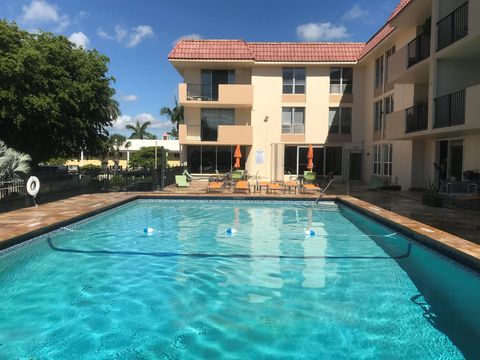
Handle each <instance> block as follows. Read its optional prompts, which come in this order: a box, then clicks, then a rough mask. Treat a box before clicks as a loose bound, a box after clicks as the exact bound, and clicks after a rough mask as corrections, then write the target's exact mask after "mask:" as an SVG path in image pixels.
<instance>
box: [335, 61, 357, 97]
mask: <svg viewBox="0 0 480 360" xmlns="http://www.w3.org/2000/svg"><path fill="white" fill-rule="evenodd" d="M334 69H338V70H340V84H332V75H331V74H332V70H334ZM345 69H350V70H351V71H352V82H351V83H350V84H348V83H346V84H344V83H343V71H344V70H345ZM347 85H350V86H351V91H350V92H345V89H346V87H347ZM335 89H338V90H339V91H335ZM352 93H353V68H352V67H331V68H330V94H352Z"/></svg>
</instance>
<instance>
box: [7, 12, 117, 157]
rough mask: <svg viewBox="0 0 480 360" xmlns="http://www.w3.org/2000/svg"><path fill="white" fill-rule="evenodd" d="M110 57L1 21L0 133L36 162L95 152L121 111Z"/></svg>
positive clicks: (9, 142) (9, 143)
mask: <svg viewBox="0 0 480 360" xmlns="http://www.w3.org/2000/svg"><path fill="white" fill-rule="evenodd" d="M108 62H109V59H108V58H107V57H106V56H104V55H101V54H99V53H98V52H97V51H96V50H84V49H81V48H79V47H77V46H75V45H74V44H73V43H71V42H70V41H68V39H67V38H65V37H64V36H57V35H54V34H51V33H47V32H41V31H40V32H38V33H29V32H27V31H23V30H21V29H20V28H19V27H18V26H17V25H16V24H15V23H9V22H8V21H6V20H0V138H1V139H2V140H4V141H5V143H6V144H7V145H8V146H11V147H14V148H15V149H17V150H18V151H21V152H25V153H28V154H30V155H31V157H32V159H33V162H34V163H38V162H41V161H45V160H48V159H50V158H52V157H58V156H62V157H75V156H78V154H79V153H80V151H81V150H83V152H84V154H86V155H89V154H95V153H98V151H99V150H100V148H101V143H102V141H103V140H104V139H106V138H107V136H108V131H107V128H108V127H109V126H110V125H111V123H112V120H113V119H115V118H116V117H117V116H118V115H119V109H118V103H117V102H116V101H115V100H113V98H112V97H113V95H114V94H115V90H114V89H113V88H112V87H111V84H112V82H113V81H114V79H113V78H112V77H110V76H109V75H108V74H107V73H108Z"/></svg>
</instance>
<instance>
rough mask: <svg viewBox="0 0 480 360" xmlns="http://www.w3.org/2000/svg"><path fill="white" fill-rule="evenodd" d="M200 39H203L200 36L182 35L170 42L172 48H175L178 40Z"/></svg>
mask: <svg viewBox="0 0 480 360" xmlns="http://www.w3.org/2000/svg"><path fill="white" fill-rule="evenodd" d="M200 39H203V37H202V35H200V34H187V35H182V36H180V37H179V38H177V39H175V40H174V41H173V42H172V46H175V45H176V44H177V42H179V41H180V40H200Z"/></svg>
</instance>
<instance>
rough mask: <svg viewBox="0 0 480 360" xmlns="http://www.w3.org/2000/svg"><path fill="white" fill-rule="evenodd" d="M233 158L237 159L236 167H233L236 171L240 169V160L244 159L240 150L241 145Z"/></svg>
mask: <svg viewBox="0 0 480 360" xmlns="http://www.w3.org/2000/svg"><path fill="white" fill-rule="evenodd" d="M233 156H234V157H235V165H233V167H234V168H235V169H240V159H241V158H242V151H241V150H240V145H237V148H236V149H235V153H234V154H233Z"/></svg>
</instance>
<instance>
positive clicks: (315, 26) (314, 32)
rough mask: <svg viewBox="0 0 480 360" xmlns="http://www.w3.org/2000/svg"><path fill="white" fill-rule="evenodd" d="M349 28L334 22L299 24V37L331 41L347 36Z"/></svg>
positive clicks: (302, 39) (301, 38) (307, 39)
mask: <svg viewBox="0 0 480 360" xmlns="http://www.w3.org/2000/svg"><path fill="white" fill-rule="evenodd" d="M348 36H349V35H348V33H347V28H346V27H345V26H343V25H333V24H332V23H329V22H325V23H308V24H303V25H299V26H297V37H298V38H299V39H300V40H301V41H330V40H341V39H345V38H347V37H348Z"/></svg>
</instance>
